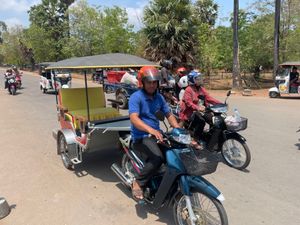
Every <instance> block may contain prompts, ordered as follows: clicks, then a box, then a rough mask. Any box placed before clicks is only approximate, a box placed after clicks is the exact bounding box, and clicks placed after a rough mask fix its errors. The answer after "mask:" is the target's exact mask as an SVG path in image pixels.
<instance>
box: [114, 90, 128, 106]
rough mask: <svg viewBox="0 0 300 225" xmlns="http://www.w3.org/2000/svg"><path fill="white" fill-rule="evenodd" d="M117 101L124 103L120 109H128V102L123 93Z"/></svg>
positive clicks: (118, 96)
mask: <svg viewBox="0 0 300 225" xmlns="http://www.w3.org/2000/svg"><path fill="white" fill-rule="evenodd" d="M116 100H117V101H121V102H122V104H120V105H119V108H120V109H128V100H127V98H126V96H125V95H124V94H123V93H119V94H118V95H117V97H116Z"/></svg>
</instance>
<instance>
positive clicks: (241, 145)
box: [221, 138, 251, 170]
mask: <svg viewBox="0 0 300 225" xmlns="http://www.w3.org/2000/svg"><path fill="white" fill-rule="evenodd" d="M221 152H222V156H223V158H224V160H225V162H226V163H227V164H228V165H229V166H231V167H233V168H235V169H238V170H243V169H245V168H247V166H248V165H249V164H250V161H251V154H250V150H249V148H248V146H247V144H246V142H245V141H243V140H241V139H239V138H229V139H227V140H225V141H224V142H223V145H222V149H221Z"/></svg>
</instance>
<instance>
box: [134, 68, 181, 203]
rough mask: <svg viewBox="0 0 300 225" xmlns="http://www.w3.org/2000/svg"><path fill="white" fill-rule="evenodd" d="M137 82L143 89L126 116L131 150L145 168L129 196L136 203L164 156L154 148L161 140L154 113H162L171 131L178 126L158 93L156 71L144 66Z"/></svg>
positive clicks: (158, 77) (135, 93)
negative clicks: (136, 152) (129, 123)
mask: <svg viewBox="0 0 300 225" xmlns="http://www.w3.org/2000/svg"><path fill="white" fill-rule="evenodd" d="M138 78H139V83H140V85H141V87H142V88H141V89H140V90H138V91H136V92H134V93H133V94H132V95H131V97H130V99H129V116H130V121H131V124H132V125H131V136H132V139H133V148H134V150H136V151H138V152H140V153H141V155H142V156H143V161H144V168H143V169H142V170H141V171H140V174H139V175H138V176H137V177H136V180H135V181H134V182H133V185H132V194H133V197H134V198H136V199H143V190H142V188H143V187H144V186H145V185H146V183H147V182H148V181H149V179H150V178H151V177H152V176H153V175H154V173H155V172H156V171H157V170H158V169H159V167H160V166H161V164H162V163H163V154H162V152H161V150H160V149H159V147H158V145H157V140H158V141H163V136H162V133H161V130H160V128H159V120H158V119H157V118H156V116H155V112H157V111H162V112H163V113H164V115H165V116H166V118H167V119H168V121H169V123H170V125H171V126H172V127H174V128H178V127H179V125H178V123H177V121H176V118H175V117H174V116H173V115H172V113H171V111H170V109H169V106H168V105H167V103H166V101H165V99H164V98H163V96H162V95H161V94H160V93H158V90H157V89H158V85H159V81H160V79H161V76H160V74H159V71H158V70H157V69H156V68H155V67H152V66H144V67H142V68H141V70H140V71H139V75H138ZM153 137H154V138H153Z"/></svg>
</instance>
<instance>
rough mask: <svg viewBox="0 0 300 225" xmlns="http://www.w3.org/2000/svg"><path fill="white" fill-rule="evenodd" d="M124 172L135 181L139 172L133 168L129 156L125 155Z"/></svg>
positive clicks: (123, 161)
mask: <svg viewBox="0 0 300 225" xmlns="http://www.w3.org/2000/svg"><path fill="white" fill-rule="evenodd" d="M122 171H123V173H124V174H125V175H126V176H128V177H129V178H130V179H131V180H134V179H135V178H136V176H137V172H136V171H135V169H134V168H133V165H132V163H131V160H130V159H129V157H128V155H126V154H124V155H123V157H122Z"/></svg>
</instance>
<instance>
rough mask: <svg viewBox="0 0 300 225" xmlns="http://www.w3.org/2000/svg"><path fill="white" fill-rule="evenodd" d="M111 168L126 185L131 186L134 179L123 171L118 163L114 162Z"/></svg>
mask: <svg viewBox="0 0 300 225" xmlns="http://www.w3.org/2000/svg"><path fill="white" fill-rule="evenodd" d="M110 168H111V170H112V171H113V172H114V173H115V174H116V175H117V176H118V177H119V178H120V179H121V181H122V182H123V183H124V184H125V185H126V186H128V187H131V185H132V181H131V180H130V179H129V178H128V177H127V176H126V175H125V174H124V173H123V172H122V170H121V168H120V167H119V166H118V165H117V164H116V163H114V164H112V165H111V167H110Z"/></svg>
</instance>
